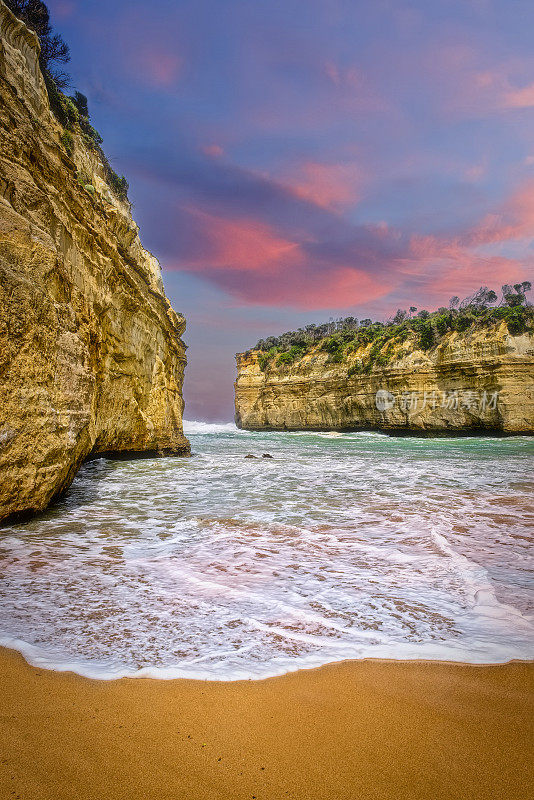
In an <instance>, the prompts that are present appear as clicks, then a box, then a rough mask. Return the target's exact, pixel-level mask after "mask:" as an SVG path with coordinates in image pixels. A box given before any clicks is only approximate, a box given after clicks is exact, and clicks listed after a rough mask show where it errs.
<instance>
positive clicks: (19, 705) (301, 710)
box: [0, 650, 534, 800]
mask: <svg viewBox="0 0 534 800" xmlns="http://www.w3.org/2000/svg"><path fill="white" fill-rule="evenodd" d="M533 689H534V664H533V663H528V664H526V663H512V664H507V665H501V666H489V667H485V666H484V667H479V666H470V665H465V664H450V663H440V662H394V661H359V662H358V661H348V662H343V663H341V664H333V665H330V666H326V667H322V668H320V669H315V670H305V671H300V672H296V673H292V674H289V675H285V676H283V677H281V678H272V679H269V680H264V681H239V682H232V683H222V682H221V683H219V682H205V681H185V680H174V681H156V680H149V679H136V680H129V679H121V680H117V681H109V682H108V681H106V682H103V681H100V682H99V681H91V680H87V679H85V678H80V677H78V676H76V675H73V674H71V673H56V672H51V671H48V670H41V669H35V668H33V667H30V666H28V665H27V664H26V662H25V661H24V660H23V659H22V657H21V656H20V655H19V654H17V653H14V652H12V651H9V650H0V693H1V697H2V707H1V711H0V717H1V719H0V742H1V756H0V797H1V798H2V799H3V798H16V800H45V799H46V800H74V799H75V800H123V798H124V800H126V798H128V800H151V799H152V798H154V800H155V799H156V798H157V800H171V798H172V800H181V798H187V800H219V798H220V800H223V799H224V800H232V799H233V798H239V799H240V800H241V798H243V800H244V799H245V798H246V799H247V800H252V799H253V798H256V800H279V799H281V800H284V798H294V799H296V798H298V800H345V799H346V800H375V799H376V798H388V800H390V799H391V800H393V799H395V800H404V799H410V800H411V799H412V798H414V799H415V798H418V800H419V799H420V800H423V799H424V800H441V798H443V800H472V799H473V800H474V798H477V799H478V798H480V800H493V798H499V800H515V799H516V798H517V800H527V798H528V797H531V796H532V794H531V792H532V789H531V787H532V785H533V781H534V771H533V768H532V762H533V756H534V752H533V733H534V730H533V719H534V691H533Z"/></svg>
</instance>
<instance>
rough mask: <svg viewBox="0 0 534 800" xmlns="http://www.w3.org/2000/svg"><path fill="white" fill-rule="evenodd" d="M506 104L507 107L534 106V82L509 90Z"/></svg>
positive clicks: (505, 99) (505, 98)
mask: <svg viewBox="0 0 534 800" xmlns="http://www.w3.org/2000/svg"><path fill="white" fill-rule="evenodd" d="M504 105H505V106H506V108H534V83H531V84H529V85H528V86H524V87H523V88H522V89H513V90H510V91H509V92H507V94H506V95H505V97H504Z"/></svg>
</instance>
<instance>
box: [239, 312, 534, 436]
mask: <svg viewBox="0 0 534 800" xmlns="http://www.w3.org/2000/svg"><path fill="white" fill-rule="evenodd" d="M370 347H371V345H368V346H367V347H359V348H356V349H354V350H353V351H352V352H351V353H350V354H349V355H347V357H346V358H344V359H343V362H342V363H336V361H335V360H334V359H332V357H331V356H330V355H329V354H328V353H327V352H325V351H324V350H323V349H322V348H321V345H320V344H317V345H316V346H315V347H312V348H311V350H310V351H309V352H307V353H306V354H305V355H304V356H303V357H302V358H300V359H299V360H297V361H296V362H295V363H293V364H289V365H284V364H280V363H278V362H277V361H276V359H273V360H271V362H270V363H268V364H267V365H265V364H262V361H261V356H262V354H261V353H260V352H259V351H258V350H252V351H249V352H248V353H240V354H238V355H237V367H238V376H237V381H236V385H235V388H236V394H235V406H236V421H237V424H238V425H239V426H240V427H242V428H246V429H249V430H260V429H272V430H302V429H311V430H357V429H364V430H365V429H366V430H384V431H389V432H392V433H395V432H397V433H403V432H408V433H409V432H411V433H429V434H442V433H449V434H454V433H461V432H470V431H479V432H483V431H484V430H486V431H492V432H502V433H507V434H512V433H532V432H533V431H534V337H533V336H532V335H531V334H530V333H528V332H527V333H524V334H522V335H519V336H512V335H511V334H510V333H509V331H508V328H507V326H506V324H505V323H504V322H503V323H501V324H496V325H493V326H491V327H489V328H483V329H475V330H472V331H465V332H463V333H458V332H456V331H453V332H449V333H448V334H447V335H445V336H444V337H442V338H441V340H440V341H439V343H438V344H437V345H435V346H434V347H432V348H431V349H429V350H427V351H423V350H421V349H418V347H417V344H416V342H415V339H414V337H412V340H410V339H408V341H404V342H403V343H401V344H398V345H396V344H395V343H393V346H391V345H390V346H389V348H390V349H389V352H388V363H387V364H386V365H381V366H378V364H377V363H375V365H374V366H373V367H372V368H370V369H368V370H367V371H366V372H364V373H363V374H362V372H361V371H358V365H361V364H362V362H363V363H365V361H366V355H367V354H368V352H369V350H370ZM382 360H385V358H383V359H382ZM262 366H263V369H262ZM377 393H378V394H377Z"/></svg>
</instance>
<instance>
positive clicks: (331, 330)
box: [247, 281, 534, 377]
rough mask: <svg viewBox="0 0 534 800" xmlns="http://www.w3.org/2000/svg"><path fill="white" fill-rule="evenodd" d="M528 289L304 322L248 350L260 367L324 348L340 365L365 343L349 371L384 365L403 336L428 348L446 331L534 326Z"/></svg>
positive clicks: (517, 330) (416, 345)
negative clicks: (386, 314) (379, 316)
mask: <svg viewBox="0 0 534 800" xmlns="http://www.w3.org/2000/svg"><path fill="white" fill-rule="evenodd" d="M531 288H532V287H531V283H530V282H529V281H523V283H516V284H514V285H510V284H505V285H504V286H502V287H501V294H500V298H499V296H498V295H497V293H496V292H495V291H493V289H488V287H487V286H482V287H481V288H480V289H478V290H477V291H476V292H475V293H474V294H472V295H469V296H468V297H466V298H464V300H460V298H459V297H457V296H455V297H452V298H451V300H450V303H449V306H448V307H447V308H445V307H441V308H438V309H437V310H436V311H432V312H430V311H427V310H425V309H422V310H418V309H417V308H416V307H415V306H411V307H410V308H409V309H408V310H405V309H401V308H399V309H398V310H397V312H396V314H395V315H394V316H392V317H391V318H390V319H388V320H386V321H385V322H379V321H373V320H371V319H362V320H360V321H359V320H357V319H356V317H343V318H339V319H330V320H329V321H328V322H325V323H322V324H320V325H306V327H304V328H299V329H298V330H297V331H287V332H286V333H283V334H281V335H280V336H269V337H268V338H267V339H260V341H259V342H258V343H257V344H256V346H255V347H254V348H252V350H249V351H247V352H248V353H251V352H253V351H260V354H259V357H258V362H259V365H260V368H261V369H262V370H265V369H267V368H268V367H269V366H270V365H273V366H274V365H277V366H278V365H280V366H282V365H291V364H293V363H295V362H296V361H298V360H299V359H301V358H302V357H303V356H304V355H306V353H308V352H310V351H311V350H312V349H313V348H319V349H320V350H323V351H326V353H328V360H329V362H331V363H341V362H343V361H344V360H345V359H346V357H347V356H349V355H350V353H354V352H355V351H356V350H359V349H360V348H362V347H365V348H367V353H366V357H365V360H364V362H362V363H355V364H352V365H351V368H350V369H349V373H351V374H355V373H356V372H368V371H370V369H372V368H373V366H386V365H387V363H388V361H389V360H390V359H391V357H392V355H393V353H394V352H396V351H397V350H398V347H397V346H400V345H402V344H403V343H404V342H407V341H408V340H409V341H410V347H411V349H420V350H430V349H431V348H432V347H434V346H435V345H436V344H439V341H440V339H441V338H442V337H443V336H445V335H446V334H448V333H449V332H451V331H458V332H464V331H468V330H469V329H473V330H475V329H480V328H484V327H490V326H492V325H495V324H500V323H502V322H505V324H506V325H507V327H508V331H509V332H510V333H511V334H512V335H514V336H518V335H520V334H522V333H525V332H527V331H532V330H534V306H533V305H532V304H530V303H529V302H528V300H527V297H526V295H527V292H529V291H530V290H531ZM369 345H370V347H368V346H369ZM349 377H350V375H349Z"/></svg>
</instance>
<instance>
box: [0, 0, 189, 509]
mask: <svg viewBox="0 0 534 800" xmlns="http://www.w3.org/2000/svg"><path fill="white" fill-rule="evenodd" d="M0 29H1V43H0V136H1V146H0V164H1V172H0V519H2V518H5V517H7V516H9V515H12V514H15V513H20V512H27V511H35V510H40V509H43V508H45V507H46V506H47V504H48V503H49V502H50V501H51V500H52V498H53V497H54V496H56V495H57V494H58V493H60V492H61V491H62V490H64V489H65V488H66V487H67V486H68V485H69V483H70V481H71V480H72V478H73V477H74V475H75V473H76V471H77V469H78V467H79V465H80V464H81V462H82V461H83V460H84V459H85V458H87V457H88V456H90V455H92V454H97V453H109V452H113V453H141V452H147V451H154V452H157V453H174V454H187V453H188V452H189V444H188V442H187V440H186V439H185V437H184V435H183V430H182V411H183V401H182V394H181V389H182V380H183V372H184V366H185V363H186V359H185V346H184V344H183V342H182V341H181V338H180V336H181V334H182V333H183V331H184V328H185V320H184V318H183V317H182V316H181V315H179V314H176V313H175V312H174V311H173V309H172V308H171V306H170V305H169V302H168V300H167V299H166V297H165V295H164V292H163V285H162V281H161V275H160V269H159V264H158V262H157V261H156V259H155V258H154V257H153V256H151V255H150V253H148V252H147V251H146V250H144V249H143V247H142V246H141V243H140V240H139V236H138V229H137V226H136V225H135V223H134V222H133V220H132V217H131V214H130V207H129V204H128V203H127V202H121V201H120V200H118V199H117V198H116V197H115V196H114V195H113V194H112V192H111V191H110V189H109V187H108V186H107V184H106V182H105V173H104V170H103V167H102V164H101V163H100V161H99V160H98V155H97V154H96V153H95V152H93V151H91V150H90V149H88V148H87V146H86V145H85V143H84V141H83V138H82V136H81V135H76V134H74V135H73V140H72V142H71V143H70V144H71V146H70V147H69V151H70V155H68V154H67V152H66V150H65V147H64V140H63V143H62V138H61V137H62V136H64V132H63V129H62V128H61V126H60V125H59V124H58V123H57V121H56V120H55V118H54V117H53V115H52V114H51V111H50V107H49V103H48V96H47V92H46V88H45V85H44V81H43V77H42V75H41V71H40V69H39V61H38V56H39V43H38V40H37V37H36V36H35V35H34V34H33V32H31V31H29V30H28V29H27V28H26V27H25V26H24V24H22V23H21V22H20V21H19V20H17V19H16V18H15V17H14V16H13V15H12V14H11V12H10V11H9V10H8V9H7V7H6V6H5V5H4V3H2V2H1V0H0ZM80 174H83V175H84V181H88V183H89V190H88V189H87V188H84V186H83V185H82V184H83V182H84V181H80Z"/></svg>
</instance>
